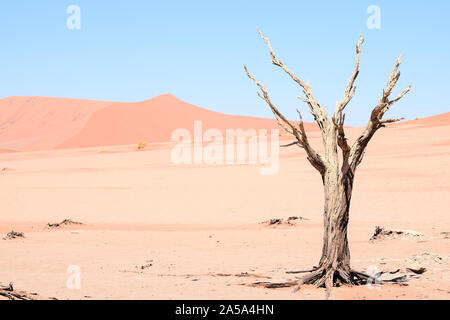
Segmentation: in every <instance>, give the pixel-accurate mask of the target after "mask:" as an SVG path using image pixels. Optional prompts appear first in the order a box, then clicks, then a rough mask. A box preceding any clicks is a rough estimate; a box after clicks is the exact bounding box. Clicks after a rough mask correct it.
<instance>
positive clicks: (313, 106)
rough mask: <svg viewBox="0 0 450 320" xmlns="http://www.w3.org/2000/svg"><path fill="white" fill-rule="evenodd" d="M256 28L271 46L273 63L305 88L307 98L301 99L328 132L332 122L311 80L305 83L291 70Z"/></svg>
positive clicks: (266, 39) (323, 131)
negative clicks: (278, 57)
mask: <svg viewBox="0 0 450 320" xmlns="http://www.w3.org/2000/svg"><path fill="white" fill-rule="evenodd" d="M256 29H257V30H258V33H259V35H260V36H261V38H262V39H263V40H264V41H265V42H266V44H267V46H268V47H269V51H270V56H271V57H272V64H274V65H276V66H278V67H280V68H281V69H283V70H284V72H286V73H287V74H288V75H289V76H290V77H291V78H292V80H294V81H295V82H296V83H297V84H298V85H299V86H300V87H301V88H302V89H303V93H304V94H305V97H306V98H300V99H302V100H303V101H304V102H306V103H307V104H308V106H309V108H310V110H311V113H312V115H313V116H314V119H315V120H316V122H317V124H318V125H319V128H320V129H321V131H322V134H326V130H327V128H328V125H329V124H330V122H329V120H328V115H327V111H326V109H325V108H324V107H322V106H321V105H320V104H319V102H317V101H316V99H315V98H314V95H313V93H312V90H311V87H310V86H309V82H307V83H304V82H303V81H302V80H300V79H299V78H298V77H297V76H296V75H295V74H294V73H293V72H292V71H290V70H289V69H288V67H286V66H285V65H284V63H283V62H282V61H281V60H279V59H277V58H276V56H275V53H274V51H273V49H272V45H271V44H270V41H269V38H267V37H265V36H264V35H263V34H262V32H261V31H260V30H259V29H258V28H256Z"/></svg>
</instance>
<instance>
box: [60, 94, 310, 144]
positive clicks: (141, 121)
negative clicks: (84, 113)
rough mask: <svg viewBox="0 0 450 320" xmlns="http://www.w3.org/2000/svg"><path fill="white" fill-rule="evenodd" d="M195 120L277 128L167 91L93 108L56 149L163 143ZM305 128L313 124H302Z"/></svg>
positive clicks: (225, 125) (215, 125)
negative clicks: (89, 114) (95, 109)
mask: <svg viewBox="0 0 450 320" xmlns="http://www.w3.org/2000/svg"><path fill="white" fill-rule="evenodd" d="M195 120H202V125H203V130H207V129H208V128H217V129H219V130H221V131H222V132H223V133H225V131H224V130H225V129H227V128H228V129H237V128H242V129H244V130H246V129H250V128H255V129H262V128H264V129H269V128H278V125H277V123H276V121H275V120H274V119H265V118H257V117H247V116H233V115H227V114H223V113H219V112H214V111H211V110H207V109H204V108H200V107H197V106H194V105H192V104H189V103H186V102H184V101H182V100H180V99H177V98H176V97H174V96H172V95H170V94H164V95H160V96H157V97H155V98H153V99H150V100H146V101H142V102H136V103H119V104H115V105H111V106H108V107H106V108H103V109H101V110H98V111H96V112H95V113H94V114H93V115H92V116H91V118H90V119H89V121H88V122H87V124H86V126H85V127H84V128H83V130H82V131H81V132H79V133H78V134H76V135H75V136H73V137H71V138H69V139H68V140H67V141H65V142H64V143H62V144H61V145H59V146H58V147H60V148H77V147H93V146H107V145H120V144H134V143H139V142H140V141H146V142H167V141H170V138H171V134H172V132H173V131H174V130H175V129H177V128H185V129H188V130H189V131H190V132H193V125H194V121H195ZM306 128H307V129H309V130H317V129H316V126H315V125H313V124H310V123H307V124H306Z"/></svg>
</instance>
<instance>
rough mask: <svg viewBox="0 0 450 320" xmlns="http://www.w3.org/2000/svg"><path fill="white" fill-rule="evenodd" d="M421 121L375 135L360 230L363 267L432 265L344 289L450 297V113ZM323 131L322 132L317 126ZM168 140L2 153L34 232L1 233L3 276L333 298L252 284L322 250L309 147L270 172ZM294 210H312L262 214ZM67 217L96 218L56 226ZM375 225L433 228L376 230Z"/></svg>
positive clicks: (106, 289)
mask: <svg viewBox="0 0 450 320" xmlns="http://www.w3.org/2000/svg"><path fill="white" fill-rule="evenodd" d="M108 108H109V107H108ZM102 110H105V109H102ZM100 111H101V110H100ZM443 116H445V117H446V116H447V115H443ZM93 118H94V117H93ZM419 121H421V120H418V122H410V123H406V124H401V125H397V126H396V127H392V128H386V129H383V130H382V131H380V132H379V133H378V134H377V135H376V136H375V138H374V140H373V143H371V145H370V146H369V149H368V151H367V153H366V156H365V159H364V162H363V164H362V165H361V167H360V169H359V171H358V173H357V176H356V181H355V186H354V194H353V201H352V209H351V221H350V225H349V240H350V246H351V253H352V262H353V266H354V267H355V268H356V269H360V270H366V269H373V268H379V269H382V270H388V271H394V270H396V269H399V268H400V269H402V271H401V272H402V273H403V272H404V268H405V267H406V266H417V265H420V266H424V267H426V268H427V271H426V272H425V273H424V274H423V275H421V276H419V277H418V278H414V279H411V280H410V281H409V282H408V284H409V285H408V286H405V287H403V286H399V285H386V286H383V287H381V288H378V289H377V288H375V289H371V288H370V287H358V288H337V289H334V291H333V292H332V294H331V298H332V299H333V298H335V299H339V298H363V299H364V298H375V299H378V298H395V299H405V298H419V299H431V298H437V299H448V298H449V297H450V271H449V261H450V260H449V259H450V245H449V239H448V237H447V238H446V234H445V232H450V217H449V210H448V196H449V192H450V169H449V166H448V163H449V160H450V141H449V140H448V134H449V132H450V122H447V120H442V118H441V117H440V116H439V117H437V118H435V120H429V119H428V120H427V123H426V125H423V123H421V122H419ZM85 129H86V130H87V127H86V128H85ZM360 130H361V128H354V129H349V130H348V132H349V135H350V136H351V137H355V136H356V134H357V133H358V132H359V131H360ZM311 139H312V141H313V144H314V145H320V139H319V137H318V133H317V132H313V133H312V134H311ZM170 147H171V146H170V145H167V144H152V145H149V146H148V147H147V149H146V150H144V151H141V152H138V151H135V144H133V145H124V146H112V147H101V148H99V147H95V148H85V149H65V150H55V151H39V152H23V153H2V154H0V167H2V168H5V170H3V171H2V172H0V175H1V178H0V188H1V192H0V201H1V203H2V213H1V215H0V233H1V234H2V235H3V234H6V232H8V231H11V229H14V230H16V231H23V232H25V236H26V238H24V239H16V240H0V251H1V254H2V257H6V258H2V259H0V283H2V284H7V283H9V281H12V282H14V285H15V287H16V288H17V289H19V290H28V291H30V292H37V293H39V294H40V295H41V296H44V297H57V298H61V299H65V298H74V299H84V298H85V299H90V298H99V299H104V298H120V299H128V298H137V299H144V298H163V299H167V298H194V299H196V298H213V299H220V298H247V299H252V298H261V299H265V298H275V299H278V298H285V299H309V298H319V299H322V298H324V296H325V292H324V290H321V289H313V288H309V287H307V288H305V289H303V290H301V291H300V292H298V293H297V294H292V293H291V289H286V288H285V289H266V288H261V287H258V286H256V287H255V286H251V285H252V284H254V283H256V282H261V281H263V282H264V281H268V282H283V281H289V280H295V278H296V277H298V276H300V275H297V274H289V273H286V272H288V271H292V270H299V269H307V268H310V267H311V266H313V265H314V264H315V263H317V260H318V258H319V255H320V251H321V241H322V216H321V214H322V212H321V210H322V198H323V194H322V188H321V181H320V178H319V176H318V175H317V174H316V172H315V171H314V170H313V169H312V168H311V167H310V165H309V164H308V162H307V161H306V160H305V159H304V153H303V152H302V151H301V150H299V149H296V148H289V149H282V150H281V151H280V152H281V153H280V156H281V160H280V171H279V173H278V174H276V175H273V176H262V175H260V174H259V167H258V165H256V166H255V165H232V166H206V165H195V166H175V165H173V164H172V163H171V161H170V150H171V149H170ZM294 215H295V216H297V215H299V216H303V217H307V218H308V219H309V220H306V221H303V222H301V223H299V224H297V225H296V226H291V227H289V226H286V227H285V226H278V227H267V226H264V225H261V224H259V222H261V221H264V220H267V219H269V218H275V217H280V218H287V217H289V216H294ZM65 218H71V219H73V220H76V221H81V222H84V223H85V225H83V226H72V227H63V228H60V229H49V228H46V227H45V225H46V223H47V222H58V221H61V220H63V219H65ZM377 225H381V226H384V227H387V228H392V229H408V230H414V231H417V232H421V233H423V234H424V236H423V237H420V238H417V239H404V240H402V239H393V240H382V241H379V242H375V243H371V242H369V241H368V240H369V238H370V237H371V235H372V233H373V230H374V228H375V226H377ZM415 255H417V256H415ZM149 264H151V266H148V267H145V266H146V265H149ZM70 265H78V266H79V267H80V268H81V272H82V273H81V289H80V290H69V289H68V288H67V287H66V280H67V278H68V274H66V270H67V268H68V266H70ZM141 266H144V268H141ZM394 276H395V275H393V277H394Z"/></svg>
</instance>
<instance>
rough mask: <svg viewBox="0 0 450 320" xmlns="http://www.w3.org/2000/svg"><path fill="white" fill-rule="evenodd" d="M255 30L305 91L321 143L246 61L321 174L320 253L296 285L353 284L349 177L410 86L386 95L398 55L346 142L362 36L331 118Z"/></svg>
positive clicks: (358, 277)
mask: <svg viewBox="0 0 450 320" xmlns="http://www.w3.org/2000/svg"><path fill="white" fill-rule="evenodd" d="M258 32H259V35H260V36H261V38H262V39H263V40H264V41H265V42H266V44H267V46H268V47H269V51H270V55H271V58H272V64H274V65H276V66H278V67H280V68H281V69H282V70H283V71H284V72H286V73H287V74H288V75H289V77H290V78H291V79H292V80H294V81H295V82H296V83H297V84H298V85H299V86H300V88H301V89H302V91H303V94H304V97H298V98H299V99H301V100H303V101H304V102H305V103H306V104H307V105H308V106H309V109H310V110H311V113H312V115H313V116H314V119H315V121H316V122H317V124H318V126H319V128H320V131H321V134H322V140H323V145H324V148H325V151H324V154H323V155H322V154H319V153H317V152H316V151H315V150H314V149H313V148H312V147H311V145H310V143H309V141H308V137H307V135H306V132H305V128H304V125H303V120H302V116H301V113H300V111H299V110H298V109H297V112H298V115H299V117H300V120H299V122H298V124H294V123H292V122H290V121H288V120H287V118H286V117H285V116H283V114H281V112H280V111H279V110H278V108H277V107H276V106H275V105H274V104H273V103H272V101H271V100H270V98H269V94H268V92H267V90H266V88H265V87H264V86H263V85H262V84H261V83H260V82H259V81H258V80H256V79H255V77H253V76H252V75H251V74H250V73H249V71H248V70H247V67H246V66H245V65H244V69H245V72H246V74H247V76H248V77H249V78H250V79H252V80H253V81H254V82H255V83H256V85H257V86H258V87H259V89H260V91H261V92H258V96H259V97H261V98H262V99H263V100H264V101H265V102H266V103H267V104H268V105H269V107H270V109H271V110H272V112H273V114H274V115H275V118H276V119H277V121H278V124H279V125H280V126H281V127H282V128H283V129H284V130H285V131H286V132H288V133H289V134H290V135H292V136H293V137H294V139H295V140H294V142H292V143H290V144H288V145H286V146H291V145H292V146H293V145H297V146H299V147H300V148H303V149H304V150H305V152H306V155H307V159H308V160H309V162H310V163H311V165H312V166H313V167H314V168H316V170H317V171H319V173H320V175H321V177H322V182H323V187H324V192H325V204H324V213H323V218H324V235H323V249H322V257H321V258H320V261H319V264H318V266H317V268H315V269H314V270H313V271H312V272H311V273H310V274H309V275H307V276H305V277H304V278H303V279H301V280H300V283H299V287H300V286H301V285H302V284H314V285H316V286H318V287H323V286H324V287H327V288H331V287H333V286H338V285H340V284H350V285H352V284H362V283H365V282H366V281H367V278H368V276H367V275H365V274H364V273H361V272H357V271H354V270H353V269H352V268H351V267H350V251H349V246H348V240H347V225H348V221H349V208H350V200H351V196H352V187H353V179H354V177H355V171H356V169H357V167H358V165H359V164H360V163H361V161H362V159H363V156H364V151H365V149H366V147H367V144H368V143H369V141H370V139H371V138H372V136H373V135H374V134H375V132H376V131H377V130H378V129H380V128H383V127H385V126H386V124H388V123H393V122H397V121H400V120H402V119H403V118H400V119H384V118H383V116H384V114H385V113H386V111H388V110H389V108H390V107H391V106H392V104H394V103H395V102H397V101H399V100H400V99H401V98H402V97H403V96H404V95H405V94H406V93H407V92H408V91H410V89H411V87H410V86H409V87H408V88H406V89H405V90H403V91H402V92H401V93H400V94H399V95H398V96H397V97H396V98H394V99H392V100H391V99H390V95H391V92H392V89H393V88H394V86H395V85H396V83H397V81H398V79H399V77H400V71H398V68H399V66H400V64H401V60H400V58H401V56H400V57H399V58H398V59H397V61H396V63H395V67H394V70H393V71H392V73H391V74H390V76H389V79H388V82H387V85H386V88H385V89H384V90H383V93H382V96H381V98H380V99H379V101H378V104H377V106H376V107H375V108H374V109H373V110H372V113H371V115H370V119H369V123H368V124H367V126H366V128H365V130H364V131H363V132H362V134H361V135H360V136H359V137H358V138H357V139H356V141H355V142H354V143H353V144H352V145H350V144H349V141H348V139H347V138H346V136H345V130H344V120H345V114H344V109H345V107H346V106H347V105H348V103H349V102H350V100H351V99H352V97H353V95H354V94H355V90H356V86H355V80H356V78H357V76H358V73H359V57H360V53H361V46H362V44H363V42H364V40H363V37H362V36H360V38H359V41H358V44H357V46H356V62H355V67H354V70H353V73H352V75H351V77H350V80H349V81H348V84H347V88H346V89H345V93H344V97H343V98H342V100H341V101H338V102H337V104H336V108H335V110H334V113H333V115H332V116H331V119H330V118H329V117H328V115H327V111H326V108H325V107H324V106H322V105H320V104H319V102H318V101H317V100H316V99H315V98H314V95H313V92H312V90H311V87H310V86H309V83H305V82H303V81H302V80H301V79H299V78H298V77H297V76H296V75H295V74H294V73H293V72H292V71H291V70H289V69H288V67H286V65H285V64H284V63H283V62H282V61H281V60H279V59H277V58H276V56H275V53H274V51H273V49H272V46H271V44H270V41H269V39H268V38H267V37H264V36H263V35H262V33H261V31H259V30H258ZM338 147H339V149H340V151H341V152H342V157H341V159H339V155H338Z"/></svg>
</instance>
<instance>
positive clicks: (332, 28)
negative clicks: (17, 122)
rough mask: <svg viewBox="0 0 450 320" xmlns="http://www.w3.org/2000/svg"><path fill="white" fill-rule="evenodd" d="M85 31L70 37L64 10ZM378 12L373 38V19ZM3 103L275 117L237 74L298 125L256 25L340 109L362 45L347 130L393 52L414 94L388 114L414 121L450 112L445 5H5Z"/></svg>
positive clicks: (22, 1) (361, 120) (40, 0)
mask: <svg viewBox="0 0 450 320" xmlns="http://www.w3.org/2000/svg"><path fill="white" fill-rule="evenodd" d="M71 4H74V5H78V6H79V7H80V9H81V29H80V30H69V29H68V28H67V26H66V20H67V18H68V17H69V14H67V13H66V9H67V7H68V6H69V5H71ZM370 5H377V6H378V7H379V8H380V10H381V20H380V21H381V29H369V28H367V26H366V21H367V19H368V18H369V16H370V14H368V13H367V12H366V9H367V8H368V7H369V6H370ZM0 7H1V10H0V37H1V42H2V50H1V51H0V70H1V72H0V79H1V86H0V97H7V96H13V95H27V96H28V95H39V96H53V97H72V98H84V99H99V100H111V101H140V100H145V99H149V98H151V97H153V96H155V95H158V94H161V93H172V94H174V95H175V96H177V97H179V98H180V99H183V100H185V101H187V102H190V103H193V104H196V105H199V106H202V107H205V108H209V109H212V110H216V111H220V112H225V113H230V114H246V115H255V116H264V117H271V113H270V111H269V110H268V108H267V107H266V106H265V105H264V103H263V101H261V100H260V99H259V98H258V97H257V96H256V88H255V86H254V84H253V83H252V82H251V81H250V80H249V79H248V78H247V77H246V76H245V74H244V71H243V68H242V65H243V64H244V63H245V64H246V65H247V66H248V68H249V69H250V71H251V72H252V73H253V74H254V75H255V76H256V77H257V78H258V79H259V80H260V81H261V82H262V83H264V84H265V85H266V87H267V88H268V90H269V93H270V94H271V96H272V98H273V101H274V102H275V103H276V104H277V105H278V107H279V108H280V109H281V110H282V111H283V112H284V113H286V114H287V115H288V117H290V118H292V119H295V118H296V114H295V108H297V107H300V108H301V110H302V111H303V114H304V118H305V120H308V121H311V116H310V115H309V112H308V110H307V107H306V106H305V105H301V103H300V101H299V100H298V99H296V96H297V95H298V94H299V89H298V88H297V87H296V85H295V84H294V83H293V82H292V80H290V79H289V78H288V77H287V76H286V75H285V74H284V73H283V72H282V71H281V70H279V69H278V68H277V67H275V66H272V65H271V64H270V58H269V54H268V51H267V48H266V46H265V44H264V43H263V41H262V40H261V39H260V38H259V37H258V35H257V32H256V30H255V25H258V26H259V27H260V29H261V30H262V31H263V33H264V34H265V35H267V36H269V38H270V39H271V41H272V45H273V47H274V49H275V52H276V53H277V56H278V58H280V59H282V60H283V62H284V63H285V64H286V65H288V66H289V67H290V68H291V69H292V70H293V71H294V72H295V73H296V74H297V75H298V76H299V77H300V78H302V79H304V80H305V81H306V80H310V84H311V86H312V89H313V91H314V93H315V95H316V98H317V99H318V100H319V101H320V102H321V103H322V104H326V105H327V106H328V108H329V109H334V105H335V103H336V101H337V100H339V99H340V98H341V97H342V94H343V91H344V89H345V86H346V83H347V80H348V77H349V76H350V74H351V72H352V68H353V63H354V55H355V52H354V51H355V50H354V48H355V45H356V42H357V39H358V36H359V35H360V34H362V35H363V36H364V38H365V40H366V42H365V44H364V47H363V52H362V56H361V67H360V71H361V73H360V77H359V79H358V81H357V84H358V89H357V93H356V96H355V98H354V99H353V101H352V103H351V104H350V105H349V106H348V109H347V123H348V124H349V125H363V124H365V123H366V121H367V119H368V116H369V112H370V110H371V109H372V108H373V106H374V104H376V103H377V99H378V98H379V96H380V94H381V90H382V88H383V86H384V85H385V84H386V81H387V77H388V75H389V73H390V71H391V70H392V67H393V64H394V61H395V59H396V58H397V56H398V54H400V53H403V61H404V63H403V65H402V67H401V71H402V77H401V80H400V81H399V83H398V88H397V91H396V92H394V94H395V93H397V92H400V91H401V90H402V89H403V88H404V87H406V86H407V85H409V84H411V85H412V88H413V90H412V92H411V93H410V94H408V96H407V97H405V98H404V100H403V101H401V102H399V103H398V104H397V105H395V106H394V107H393V109H392V110H391V111H390V112H389V116H392V117H395V116H406V117H407V118H408V119H414V118H416V117H423V116H428V115H434V114H438V113H443V112H448V111H450V108H449V107H450V103H449V99H448V97H447V93H448V91H449V89H450V88H449V83H450V81H449V74H450V44H449V41H448V38H449V33H450V32H449V31H450V19H449V15H450V1H447V0H442V1H402V0H398V1H384V0H370V1H365V0H353V1H350V0H343V1H302V0H295V1H276V2H274V1H265V0H260V1H252V0H249V1H242V0H241V1H231V0H228V1H213V0H209V1H195V0H191V1H175V0H171V1H165V2H162V1H137V0H127V1H122V0H121V1H119V0H118V1H103V0H72V1H63V0H36V1H29V0H28V1H27V0H14V1H13V0H3V1H2V2H1V4H0Z"/></svg>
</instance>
